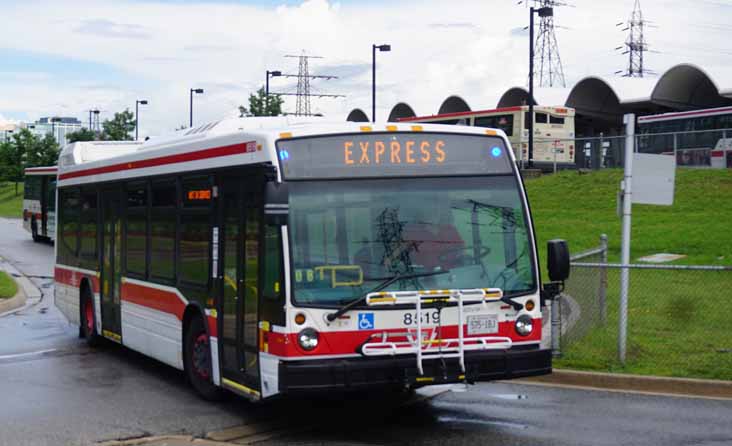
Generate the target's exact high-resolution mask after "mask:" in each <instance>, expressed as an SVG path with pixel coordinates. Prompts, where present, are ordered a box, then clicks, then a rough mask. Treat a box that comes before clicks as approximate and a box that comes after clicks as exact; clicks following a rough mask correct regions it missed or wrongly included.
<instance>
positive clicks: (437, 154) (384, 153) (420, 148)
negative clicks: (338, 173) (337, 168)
mask: <svg viewBox="0 0 732 446" xmlns="http://www.w3.org/2000/svg"><path fill="white" fill-rule="evenodd" d="M445 150H446V147H445V141H443V140H439V139H438V140H436V141H430V140H424V139H422V140H419V139H407V140H405V141H399V140H392V141H389V140H384V139H376V140H372V141H368V140H367V141H358V142H357V141H353V140H346V141H343V163H344V164H345V165H364V164H396V165H398V164H415V165H417V164H429V163H433V164H442V163H444V162H445V158H446V157H447V153H446V152H445Z"/></svg>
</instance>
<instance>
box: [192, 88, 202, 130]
mask: <svg viewBox="0 0 732 446" xmlns="http://www.w3.org/2000/svg"><path fill="white" fill-rule="evenodd" d="M193 93H196V94H203V88H191V109H190V110H191V121H190V125H189V127H193Z"/></svg>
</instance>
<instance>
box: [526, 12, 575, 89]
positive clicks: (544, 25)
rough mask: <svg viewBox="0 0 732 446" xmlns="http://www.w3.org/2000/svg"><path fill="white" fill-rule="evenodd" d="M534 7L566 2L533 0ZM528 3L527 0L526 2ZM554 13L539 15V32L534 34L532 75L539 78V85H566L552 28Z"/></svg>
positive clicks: (553, 26) (553, 28)
mask: <svg viewBox="0 0 732 446" xmlns="http://www.w3.org/2000/svg"><path fill="white" fill-rule="evenodd" d="M533 2H534V8H536V9H538V8H552V10H553V11H556V9H557V7H558V6H565V5H567V3H563V2H559V1H556V0H533ZM526 4H527V5H528V1H527V2H526ZM555 28H557V27H556V26H555V25H554V13H552V14H550V15H545V16H541V15H540V16H539V34H538V35H537V36H536V42H535V45H536V46H535V48H536V52H535V53H534V76H535V77H536V78H538V79H539V86H540V87H566V86H567V84H566V83H565V80H564V69H563V68H562V59H561V58H560V57H559V45H558V44H557V35H556V34H555V32H554V30H555Z"/></svg>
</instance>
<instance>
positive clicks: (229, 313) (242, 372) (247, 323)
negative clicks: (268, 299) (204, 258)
mask: <svg viewBox="0 0 732 446" xmlns="http://www.w3.org/2000/svg"><path fill="white" fill-rule="evenodd" d="M263 184H264V177H263V175H258V174H256V173H254V172H246V173H241V174H238V175H237V176H236V177H220V178H219V182H218V189H219V192H218V194H219V200H218V201H219V218H218V220H219V224H218V225H217V226H218V230H219V231H220V233H219V237H218V239H219V248H218V251H219V253H218V254H219V257H218V263H219V267H218V270H219V277H218V279H219V280H218V282H219V290H220V294H219V307H218V314H219V317H218V323H219V327H218V332H219V342H220V346H221V350H220V351H221V354H220V360H221V371H222V373H221V374H222V378H223V379H222V382H223V384H224V386H227V387H229V388H234V389H235V390H238V391H239V392H242V393H245V394H248V395H250V396H255V397H256V396H258V395H259V393H258V392H259V387H260V386H259V382H260V380H259V342H258V340H259V336H258V335H259V314H258V310H259V305H258V302H259V293H260V286H259V278H260V267H261V264H260V251H261V248H260V247H261V244H262V229H261V228H262V215H263V207H262V198H261V197H262V190H263Z"/></svg>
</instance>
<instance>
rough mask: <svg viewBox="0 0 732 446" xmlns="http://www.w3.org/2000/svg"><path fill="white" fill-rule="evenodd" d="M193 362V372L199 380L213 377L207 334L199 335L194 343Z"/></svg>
mask: <svg viewBox="0 0 732 446" xmlns="http://www.w3.org/2000/svg"><path fill="white" fill-rule="evenodd" d="M191 360H192V361H191V362H192V365H193V372H194V373H195V374H196V375H197V376H198V377H199V378H201V379H204V380H208V379H209V378H210V377H211V355H210V349H209V342H208V335H207V334H206V333H201V334H199V335H198V336H196V340H195V341H193V354H192V355H191Z"/></svg>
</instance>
